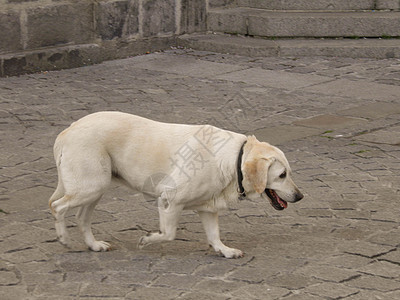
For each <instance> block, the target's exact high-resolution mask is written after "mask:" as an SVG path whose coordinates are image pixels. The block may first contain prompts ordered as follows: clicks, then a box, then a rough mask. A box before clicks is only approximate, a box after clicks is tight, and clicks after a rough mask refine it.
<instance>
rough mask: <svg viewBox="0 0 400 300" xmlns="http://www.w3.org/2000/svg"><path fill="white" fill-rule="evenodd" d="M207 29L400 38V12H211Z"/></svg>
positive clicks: (270, 34) (253, 33)
mask: <svg viewBox="0 0 400 300" xmlns="http://www.w3.org/2000/svg"><path fill="white" fill-rule="evenodd" d="M207 23H208V24H207V29H208V30H209V31H214V32H222V33H230V34H243V35H251V36H261V37H279V38H285V37H286V38H289V37H398V36H400V12H388V11H384V12H383V11H375V12H372V11H368V12H309V11H301V12H298V11H270V10H265V9H255V8H245V7H237V8H230V9H212V10H210V11H209V13H208V17H207Z"/></svg>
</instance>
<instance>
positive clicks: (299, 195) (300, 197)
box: [294, 191, 304, 202]
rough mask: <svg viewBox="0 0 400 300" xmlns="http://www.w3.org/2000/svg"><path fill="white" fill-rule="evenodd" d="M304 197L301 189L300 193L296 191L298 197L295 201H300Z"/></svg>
mask: <svg viewBox="0 0 400 300" xmlns="http://www.w3.org/2000/svg"><path fill="white" fill-rule="evenodd" d="M303 198H304V195H303V194H302V193H301V192H300V191H299V192H298V193H296V198H295V201H294V202H297V201H300V200H301V199H303Z"/></svg>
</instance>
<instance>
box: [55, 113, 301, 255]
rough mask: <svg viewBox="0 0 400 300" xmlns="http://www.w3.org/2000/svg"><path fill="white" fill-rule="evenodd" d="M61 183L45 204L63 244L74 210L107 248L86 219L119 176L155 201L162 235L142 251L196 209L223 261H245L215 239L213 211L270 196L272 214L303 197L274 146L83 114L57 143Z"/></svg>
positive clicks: (208, 129)
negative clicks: (69, 213) (67, 217)
mask: <svg viewBox="0 0 400 300" xmlns="http://www.w3.org/2000/svg"><path fill="white" fill-rule="evenodd" d="M54 157H55V160H56V164H57V170H58V186H57V189H56V191H55V192H54V194H53V195H52V196H51V198H50V201H49V205H50V208H51V210H52V213H53V215H54V216H55V219H56V225H55V226H56V231H57V236H58V238H59V240H60V241H61V243H63V244H67V242H68V235H67V230H66V225H65V221H64V217H65V214H66V212H67V211H68V209H70V208H74V207H78V208H79V210H78V212H77V220H78V224H79V227H80V229H81V231H82V233H83V235H84V238H85V242H86V244H87V245H88V247H89V248H90V249H92V250H93V251H106V250H108V249H109V248H110V244H109V243H107V242H103V241H96V239H95V238H94V236H93V234H92V230H91V214H92V212H93V209H94V207H95V206H96V204H97V203H98V201H99V200H100V198H101V196H102V195H103V193H104V192H105V191H106V189H107V188H108V187H109V185H110V183H111V180H112V179H116V180H118V181H120V182H123V183H125V184H126V185H127V186H129V187H130V188H132V189H134V190H136V191H140V192H142V193H143V194H145V195H147V196H148V197H154V199H155V200H156V201H157V202H155V203H157V205H158V210H159V215H160V231H159V232H157V233H152V234H150V235H148V236H144V237H142V238H141V239H140V241H139V247H140V248H141V247H144V246H146V245H149V244H151V243H155V242H162V241H171V240H173V239H174V238H175V234H176V228H177V226H178V220H179V216H180V214H181V212H182V210H184V209H191V210H196V211H197V212H198V214H199V216H200V218H201V221H202V223H203V225H204V229H205V232H206V234H207V239H208V243H209V244H210V245H211V246H212V247H213V248H214V250H215V251H217V252H219V253H222V254H223V255H224V256H225V257H227V258H237V257H241V256H243V253H242V251H240V250H237V249H233V248H229V247H227V246H225V245H224V244H223V243H222V242H221V240H220V236H219V227H218V211H219V210H220V209H223V208H226V206H227V202H229V201H232V200H233V201H234V200H237V199H238V198H242V197H243V196H246V194H247V197H249V198H252V197H256V196H257V197H259V196H260V195H261V196H262V197H263V198H264V199H269V201H270V202H271V204H272V206H273V207H274V208H275V209H278V210H281V209H284V208H286V207H287V202H297V201H299V200H301V199H302V198H303V195H302V194H301V192H300V191H299V189H298V188H297V187H296V185H295V184H294V182H293V181H292V179H291V170H290V167H289V163H288V161H287V159H286V158H285V156H284V154H283V152H282V151H280V150H279V149H278V148H276V147H274V146H271V145H269V144H268V143H261V142H259V141H257V139H256V138H255V137H254V136H248V137H246V136H244V135H242V134H238V133H234V132H230V131H226V130H222V129H219V128H216V127H213V126H210V125H180V124H167V123H160V122H156V121H152V120H149V119H145V118H142V117H138V116H134V115H130V114H126V113H120V112H99V113H94V114H91V115H88V116H86V117H84V118H82V119H80V120H78V121H77V122H75V123H73V124H72V125H71V126H70V127H69V128H67V129H66V130H64V131H63V132H61V133H60V134H59V135H58V137H57V139H56V142H55V145H54Z"/></svg>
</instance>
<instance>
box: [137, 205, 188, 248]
mask: <svg viewBox="0 0 400 300" xmlns="http://www.w3.org/2000/svg"><path fill="white" fill-rule="evenodd" d="M182 210H183V206H175V205H170V206H168V207H167V208H164V207H161V206H160V207H158V212H159V214H160V232H153V233H150V234H149V235H147V236H142V237H141V238H140V240H139V243H138V247H139V249H142V248H143V247H145V246H147V245H149V244H152V243H158V242H166V241H172V240H174V239H175V236H176V228H177V227H178V222H179V217H180V216H181V213H182Z"/></svg>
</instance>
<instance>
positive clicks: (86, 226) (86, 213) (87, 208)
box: [76, 198, 111, 251]
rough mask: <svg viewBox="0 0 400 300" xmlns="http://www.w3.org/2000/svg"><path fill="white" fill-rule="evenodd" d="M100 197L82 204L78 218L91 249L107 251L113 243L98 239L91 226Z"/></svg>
mask: <svg viewBox="0 0 400 300" xmlns="http://www.w3.org/2000/svg"><path fill="white" fill-rule="evenodd" d="M99 200H100V198H98V199H97V200H95V201H93V202H92V203H89V204H86V205H84V206H81V207H80V208H79V210H78V212H77V214H76V219H77V221H78V225H79V228H80V230H81V231H82V234H83V236H84V238H85V243H86V245H87V246H88V247H89V249H91V250H93V251H107V250H109V249H110V248H111V245H110V244H109V243H107V242H104V241H96V239H95V238H94V236H93V233H92V228H91V223H92V221H91V217H92V213H93V210H94V207H95V206H96V204H97V203H98V202H99Z"/></svg>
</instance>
